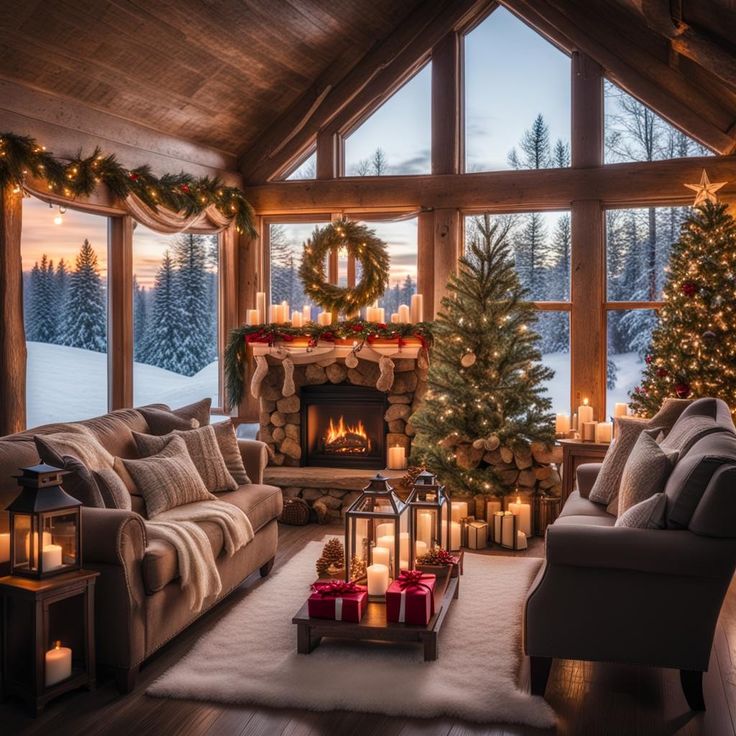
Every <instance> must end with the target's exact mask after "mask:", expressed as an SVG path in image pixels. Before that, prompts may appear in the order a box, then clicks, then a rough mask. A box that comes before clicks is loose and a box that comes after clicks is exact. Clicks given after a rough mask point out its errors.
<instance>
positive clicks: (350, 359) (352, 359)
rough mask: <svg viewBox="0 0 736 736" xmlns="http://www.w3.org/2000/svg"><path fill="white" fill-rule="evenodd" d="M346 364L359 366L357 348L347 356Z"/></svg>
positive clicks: (352, 366)
mask: <svg viewBox="0 0 736 736" xmlns="http://www.w3.org/2000/svg"><path fill="white" fill-rule="evenodd" d="M345 365H346V366H347V367H348V368H357V367H358V356H357V355H356V354H355V350H351V351H350V352H349V353H348V354H347V355H346V356H345Z"/></svg>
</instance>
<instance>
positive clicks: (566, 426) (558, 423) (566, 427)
mask: <svg viewBox="0 0 736 736" xmlns="http://www.w3.org/2000/svg"><path fill="white" fill-rule="evenodd" d="M569 431H570V415H569V414H557V415H556V416H555V434H567V433H568V432H569Z"/></svg>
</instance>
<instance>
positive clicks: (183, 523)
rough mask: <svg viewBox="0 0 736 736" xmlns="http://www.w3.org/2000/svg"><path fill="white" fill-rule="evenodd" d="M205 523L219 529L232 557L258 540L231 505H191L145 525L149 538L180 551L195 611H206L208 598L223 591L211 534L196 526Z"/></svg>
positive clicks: (183, 582) (183, 581)
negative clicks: (216, 526) (205, 606)
mask: <svg viewBox="0 0 736 736" xmlns="http://www.w3.org/2000/svg"><path fill="white" fill-rule="evenodd" d="M202 521H211V522H213V523H215V524H217V525H219V527H220V529H221V530H222V536H223V538H224V540H225V546H224V549H225V552H226V554H227V555H228V557H232V555H234V554H235V553H236V552H237V551H238V550H239V549H241V548H243V547H245V545H246V544H248V542H250V541H251V540H252V539H253V536H254V534H253V527H252V526H251V523H250V521H249V519H248V517H247V516H246V515H245V514H244V513H243V511H242V510H241V509H239V508H238V507H237V506H234V505H233V504H231V503H227V501H198V502H197V503H188V504H185V505H184V506H177V507H176V508H173V509H169V510H168V511H164V512H163V513H161V514H158V516H156V517H154V518H153V519H149V520H147V521H146V522H145V525H146V533H147V534H148V537H149V538H151V539H162V540H164V541H166V542H168V543H169V544H171V545H172V546H173V547H174V549H175V550H176V554H177V557H178V560H179V577H180V579H181V587H182V589H183V590H184V592H185V593H186V594H187V599H188V601H189V606H190V608H191V609H192V610H193V611H200V610H202V606H203V605H204V602H205V600H206V599H207V598H209V597H211V596H216V595H219V593H220V592H221V591H222V581H221V580H220V572H219V570H218V569H217V564H216V563H215V556H214V554H213V553H212V546H211V545H210V541H209V539H208V537H207V534H206V533H205V532H204V530H203V529H202V528H201V527H200V526H199V525H198V524H197V523H196V522H202Z"/></svg>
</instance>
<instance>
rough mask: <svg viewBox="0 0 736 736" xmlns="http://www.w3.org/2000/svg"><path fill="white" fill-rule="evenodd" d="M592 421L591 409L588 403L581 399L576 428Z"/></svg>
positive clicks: (586, 400)
mask: <svg viewBox="0 0 736 736" xmlns="http://www.w3.org/2000/svg"><path fill="white" fill-rule="evenodd" d="M592 421H593V407H592V406H590V404H589V403H588V399H583V403H582V404H580V406H579V407H578V427H582V426H583V424H585V422H592Z"/></svg>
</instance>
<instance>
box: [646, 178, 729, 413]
mask: <svg viewBox="0 0 736 736" xmlns="http://www.w3.org/2000/svg"><path fill="white" fill-rule="evenodd" d="M706 181H707V179H706ZM694 186H695V185H693V187H694ZM709 186H710V188H711V189H712V188H714V186H718V185H712V184H709ZM703 198H704V199H705V201H703V202H702V203H700V204H698V206H696V207H695V209H694V210H693V212H692V214H691V215H690V217H689V218H688V219H687V220H685V222H684V223H683V225H682V229H681V233H680V240H679V241H678V242H677V243H675V244H674V245H673V246H672V253H671V256H670V263H669V272H668V275H667V281H666V283H665V286H664V305H663V306H662V308H661V309H660V310H659V316H658V321H657V325H656V327H655V329H654V332H653V333H652V341H651V345H650V348H649V353H648V355H647V357H646V363H647V365H646V367H645V369H644V373H643V379H642V383H641V385H640V386H637V387H636V388H635V389H634V391H633V393H632V395H631V406H632V408H633V410H634V412H635V413H636V414H639V415H642V416H652V415H654V414H655V413H656V412H657V410H658V409H659V407H660V406H661V405H662V402H663V401H664V400H665V399H666V398H669V397H679V398H681V399H685V398H691V397H692V398H698V397H701V396H717V397H719V398H721V399H723V400H724V401H725V402H726V403H727V404H728V405H729V406H731V407H732V408H736V329H734V327H735V325H736V221H735V220H734V218H733V217H732V216H731V215H729V214H728V212H727V207H726V205H725V204H719V203H718V202H717V201H715V196H713V197H708V198H705V196H704V197H703ZM696 204H697V200H696Z"/></svg>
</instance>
